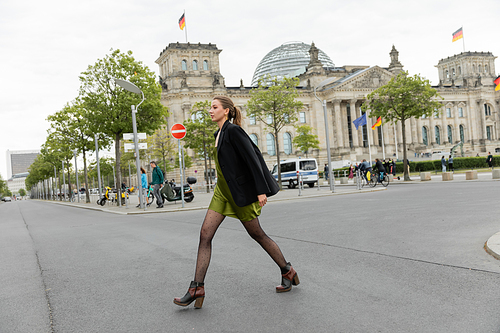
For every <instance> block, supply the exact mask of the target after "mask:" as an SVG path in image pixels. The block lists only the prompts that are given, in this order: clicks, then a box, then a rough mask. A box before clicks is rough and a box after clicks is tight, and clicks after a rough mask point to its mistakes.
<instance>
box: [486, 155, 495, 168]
mask: <svg viewBox="0 0 500 333" xmlns="http://www.w3.org/2000/svg"><path fill="white" fill-rule="evenodd" d="M486 163H488V167H489V168H491V170H493V155H491V152H488V157H486Z"/></svg>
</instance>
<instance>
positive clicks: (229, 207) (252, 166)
mask: <svg viewBox="0 0 500 333" xmlns="http://www.w3.org/2000/svg"><path fill="white" fill-rule="evenodd" d="M210 116H211V117H212V121H214V122H216V123H217V125H218V126H219V130H218V131H217V132H215V148H214V153H215V166H216V170H217V186H216V187H215V190H214V195H213V197H212V201H211V203H210V206H209V207H208V211H207V214H206V216H205V220H204V221H203V224H202V226H201V230H200V243H199V246H198V257H197V260H196V269H195V275H194V280H193V281H191V284H190V285H189V289H188V291H187V293H186V295H184V297H182V298H181V297H176V298H174V303H175V304H177V305H180V306H187V305H189V304H191V303H192V302H193V301H196V302H195V305H194V306H195V308H201V307H202V305H203V301H204V299H205V287H204V281H205V275H206V272H207V269H208V265H209V264H210V257H211V254H212V239H213V237H214V235H215V232H216V231H217V228H219V226H220V224H221V223H222V221H224V219H225V217H226V216H229V217H234V218H237V219H239V220H240V221H241V223H242V224H243V227H244V228H245V229H246V231H247V232H248V234H249V235H250V237H252V238H253V239H254V240H255V241H256V242H257V243H259V244H260V246H262V248H263V249H264V250H265V251H266V252H267V253H268V254H269V256H270V257H271V258H272V259H273V260H274V261H275V262H276V264H277V265H278V266H279V267H280V270H281V276H282V278H281V285H279V286H277V287H276V292H286V291H290V290H291V289H292V285H298V284H299V278H298V276H297V272H296V271H295V269H294V268H293V267H292V265H291V264H290V263H289V262H287V261H286V260H285V257H284V256H283V254H282V253H281V250H280V248H279V246H278V245H277V244H276V243H275V242H274V241H273V240H272V239H271V238H270V237H269V236H267V234H266V233H265V232H264V230H262V227H261V226H260V224H259V219H258V216H259V215H260V213H261V209H262V207H264V205H265V204H266V203H267V197H269V196H272V195H274V194H276V193H277V192H278V191H279V186H278V184H277V182H276V180H275V179H274V177H273V176H272V175H271V173H270V172H269V170H268V169H267V166H266V164H265V162H264V158H263V157H262V155H261V153H260V151H259V149H258V148H257V146H256V145H255V144H254V143H253V142H252V140H251V139H250V138H249V137H248V135H247V134H246V133H245V131H244V130H243V129H242V128H241V127H240V126H241V112H240V110H239V109H238V108H237V107H236V106H235V105H234V103H233V101H232V100H231V99H229V98H228V97H225V96H216V97H214V99H213V101H212V107H211V109H210ZM231 121H232V122H231Z"/></svg>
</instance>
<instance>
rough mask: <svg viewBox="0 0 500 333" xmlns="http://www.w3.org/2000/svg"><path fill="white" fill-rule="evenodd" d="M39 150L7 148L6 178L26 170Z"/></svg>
mask: <svg viewBox="0 0 500 333" xmlns="http://www.w3.org/2000/svg"><path fill="white" fill-rule="evenodd" d="M38 154H40V150H15V151H14V150H12V151H11V150H7V179H10V178H12V176H13V175H16V174H19V173H24V172H28V168H29V167H30V165H31V163H33V161H34V160H35V158H36V157H37V156H38Z"/></svg>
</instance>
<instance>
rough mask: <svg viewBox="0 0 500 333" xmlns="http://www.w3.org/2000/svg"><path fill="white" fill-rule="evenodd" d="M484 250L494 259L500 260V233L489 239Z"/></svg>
mask: <svg viewBox="0 0 500 333" xmlns="http://www.w3.org/2000/svg"><path fill="white" fill-rule="evenodd" d="M484 249H485V250H486V252H488V253H489V254H491V255H492V256H493V257H495V258H496V259H498V260H500V232H497V233H496V234H494V235H493V236H491V237H490V238H489V239H488V241H487V242H486V244H485V246H484Z"/></svg>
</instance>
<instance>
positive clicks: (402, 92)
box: [362, 71, 442, 180]
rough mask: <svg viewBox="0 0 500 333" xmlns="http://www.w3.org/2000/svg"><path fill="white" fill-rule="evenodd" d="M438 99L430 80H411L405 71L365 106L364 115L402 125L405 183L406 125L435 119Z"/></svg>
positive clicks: (438, 104)
mask: <svg viewBox="0 0 500 333" xmlns="http://www.w3.org/2000/svg"><path fill="white" fill-rule="evenodd" d="M436 99H442V97H441V96H440V95H439V94H438V92H437V91H436V90H435V89H433V88H432V87H431V85H430V83H429V80H426V79H425V78H422V77H420V76H419V75H417V74H415V75H414V76H410V75H409V74H408V72H406V71H403V72H401V73H399V74H398V75H397V76H396V77H393V78H392V79H391V80H390V81H389V83H387V84H386V85H384V86H382V87H380V88H378V89H376V90H375V91H373V92H372V93H370V94H369V95H368V96H367V97H366V103H365V104H363V106H362V109H363V110H364V111H367V110H368V109H371V112H370V116H371V117H377V118H378V117H382V119H384V120H386V121H389V122H392V123H396V122H397V121H401V129H402V134H403V163H404V164H403V165H404V180H410V176H409V174H408V168H407V152H406V126H405V122H406V120H408V119H410V118H412V117H415V118H420V117H422V116H423V115H427V116H432V115H433V114H435V113H439V112H440V111H439V110H440V108H441V103H439V102H438V101H436Z"/></svg>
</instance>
